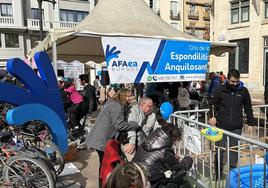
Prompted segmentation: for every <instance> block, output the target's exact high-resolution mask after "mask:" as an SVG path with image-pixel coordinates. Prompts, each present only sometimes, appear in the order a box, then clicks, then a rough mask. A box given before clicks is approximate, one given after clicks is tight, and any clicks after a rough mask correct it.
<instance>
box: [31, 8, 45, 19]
mask: <svg viewBox="0 0 268 188" xmlns="http://www.w3.org/2000/svg"><path fill="white" fill-rule="evenodd" d="M31 11H32V19H36V20H39V9H37V8H32V9H31ZM42 20H44V10H43V9H42Z"/></svg>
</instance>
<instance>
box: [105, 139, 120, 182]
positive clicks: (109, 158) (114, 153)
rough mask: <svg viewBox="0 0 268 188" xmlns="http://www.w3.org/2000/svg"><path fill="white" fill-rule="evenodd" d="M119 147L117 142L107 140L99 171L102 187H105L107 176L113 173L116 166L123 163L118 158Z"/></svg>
mask: <svg viewBox="0 0 268 188" xmlns="http://www.w3.org/2000/svg"><path fill="white" fill-rule="evenodd" d="M119 147H120V144H119V143H118V140H108V142H107V143H106V147H105V150H104V156H103V160H102V165H101V171H100V179H101V181H102V185H105V182H106V178H107V176H108V175H109V174H110V173H111V172H112V171H113V169H114V168H115V166H116V164H118V163H121V164H124V163H125V162H124V160H123V159H122V158H121V156H120V153H119V149H120V148H119Z"/></svg>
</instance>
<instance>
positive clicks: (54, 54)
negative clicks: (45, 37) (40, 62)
mask: <svg viewBox="0 0 268 188" xmlns="http://www.w3.org/2000/svg"><path fill="white" fill-rule="evenodd" d="M52 63H53V68H54V71H55V75H56V77H58V71H57V70H58V67H57V43H56V41H53V42H52Z"/></svg>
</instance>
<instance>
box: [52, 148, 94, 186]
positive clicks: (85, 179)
mask: <svg viewBox="0 0 268 188" xmlns="http://www.w3.org/2000/svg"><path fill="white" fill-rule="evenodd" d="M73 163H74V165H75V166H76V167H77V168H78V169H79V170H80V171H81V172H80V173H77V174H73V175H69V176H65V177H59V179H58V181H57V188H98V171H99V162H98V154H97V153H96V152H95V151H91V150H80V152H79V154H78V156H77V157H76V158H75V160H74V161H73Z"/></svg>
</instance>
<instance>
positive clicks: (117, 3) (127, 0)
mask: <svg viewBox="0 0 268 188" xmlns="http://www.w3.org/2000/svg"><path fill="white" fill-rule="evenodd" d="M102 36H128V37H146V38H147V37H148V38H160V39H175V40H199V41H200V39H196V38H194V37H193V36H191V35H188V34H186V33H183V32H180V31H177V30H176V29H174V28H173V27H172V26H170V25H168V24H167V23H166V22H164V21H163V20H162V19H161V18H159V16H157V15H156V14H155V13H154V12H153V11H152V10H151V9H150V8H149V7H148V5H147V4H146V3H145V1H144V0H101V1H100V2H99V3H98V5H97V6H96V7H95V8H94V9H93V11H92V12H91V13H90V14H89V15H88V16H87V17H86V18H85V19H84V20H83V21H82V22H81V23H80V24H79V25H77V27H75V28H74V29H73V30H70V31H65V32H62V31H61V32H60V31H58V32H57V31H55V32H54V33H50V34H49V35H48V36H47V37H46V38H45V39H44V40H43V41H42V42H41V43H40V44H39V45H38V46H37V47H36V48H34V49H33V50H32V51H31V52H30V54H29V57H32V56H33V54H34V53H35V52H36V51H40V50H47V51H48V53H49V54H51V44H52V41H56V42H57V57H58V59H63V60H65V61H72V60H74V59H77V60H79V61H80V62H88V61H89V60H92V61H96V62H103V61H104V54H103V49H102V45H101V40H100V37H102Z"/></svg>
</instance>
